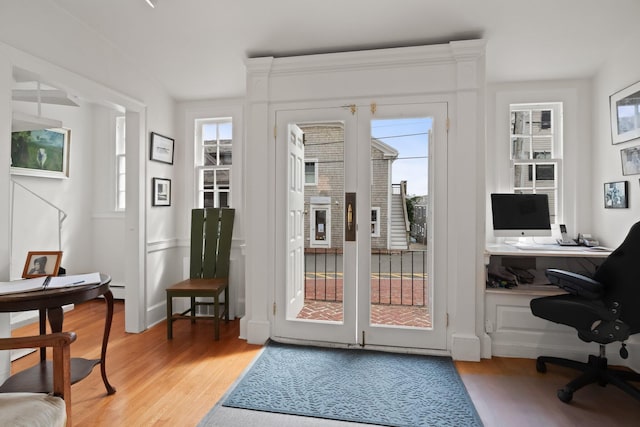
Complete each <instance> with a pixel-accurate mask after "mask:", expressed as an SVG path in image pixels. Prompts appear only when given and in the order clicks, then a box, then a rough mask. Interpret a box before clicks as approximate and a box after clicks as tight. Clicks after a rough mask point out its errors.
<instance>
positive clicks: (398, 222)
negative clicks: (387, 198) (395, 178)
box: [389, 194, 408, 250]
mask: <svg viewBox="0 0 640 427" xmlns="http://www.w3.org/2000/svg"><path fill="white" fill-rule="evenodd" d="M390 233H391V235H390V244H389V249H392V250H393V249H395V250H407V249H408V245H407V229H406V224H405V219H404V208H403V207H402V195H400V194H393V195H392V196H391V230H390Z"/></svg>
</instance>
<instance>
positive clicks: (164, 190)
mask: <svg viewBox="0 0 640 427" xmlns="http://www.w3.org/2000/svg"><path fill="white" fill-rule="evenodd" d="M152 185H153V200H152V202H151V204H152V206H171V180H170V179H165V178H153V183H152Z"/></svg>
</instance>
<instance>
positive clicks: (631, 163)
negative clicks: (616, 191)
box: [620, 145, 640, 175]
mask: <svg viewBox="0 0 640 427" xmlns="http://www.w3.org/2000/svg"><path fill="white" fill-rule="evenodd" d="M620 160H621V161H622V175H638V174H640V145H636V146H635V147H629V148H623V149H622V150H620Z"/></svg>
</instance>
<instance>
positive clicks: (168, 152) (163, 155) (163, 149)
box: [149, 132, 175, 165]
mask: <svg viewBox="0 0 640 427" xmlns="http://www.w3.org/2000/svg"><path fill="white" fill-rule="evenodd" d="M174 145H175V140H174V139H173V138H169V137H168V136H164V135H160V134H159V133H155V132H151V147H150V149H149V160H153V161H156V162H161V163H167V164H169V165H172V164H173V148H174Z"/></svg>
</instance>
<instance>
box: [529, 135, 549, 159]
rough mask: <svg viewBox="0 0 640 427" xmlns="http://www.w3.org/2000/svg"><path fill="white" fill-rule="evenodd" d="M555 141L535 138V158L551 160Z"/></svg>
mask: <svg viewBox="0 0 640 427" xmlns="http://www.w3.org/2000/svg"><path fill="white" fill-rule="evenodd" d="M552 145H553V140H552V139H551V138H547V137H533V158H534V159H550V158H551V148H552Z"/></svg>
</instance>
